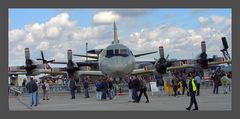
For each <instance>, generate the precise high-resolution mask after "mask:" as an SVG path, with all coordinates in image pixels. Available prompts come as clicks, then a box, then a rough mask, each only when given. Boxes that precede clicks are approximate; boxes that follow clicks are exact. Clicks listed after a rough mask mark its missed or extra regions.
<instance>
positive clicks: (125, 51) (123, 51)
mask: <svg viewBox="0 0 240 119" xmlns="http://www.w3.org/2000/svg"><path fill="white" fill-rule="evenodd" d="M120 54H128V53H127V49H120Z"/></svg>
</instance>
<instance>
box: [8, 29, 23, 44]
mask: <svg viewBox="0 0 240 119" xmlns="http://www.w3.org/2000/svg"><path fill="white" fill-rule="evenodd" d="M25 35H26V32H25V31H24V30H21V29H14V30H11V31H9V33H8V37H9V43H11V42H14V41H19V40H22V39H25Z"/></svg>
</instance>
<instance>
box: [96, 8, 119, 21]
mask: <svg viewBox="0 0 240 119" xmlns="http://www.w3.org/2000/svg"><path fill="white" fill-rule="evenodd" d="M120 18H121V17H120V15H118V14H115V13H113V12H112V11H103V12H99V13H97V14H95V15H94V16H93V22H94V23H95V24H112V23H113V21H116V22H117V21H119V20H120Z"/></svg>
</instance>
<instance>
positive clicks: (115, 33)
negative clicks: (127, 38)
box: [113, 21, 119, 44]
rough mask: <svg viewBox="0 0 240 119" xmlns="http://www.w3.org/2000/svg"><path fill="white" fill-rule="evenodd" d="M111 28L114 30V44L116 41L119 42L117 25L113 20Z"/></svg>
mask: <svg viewBox="0 0 240 119" xmlns="http://www.w3.org/2000/svg"><path fill="white" fill-rule="evenodd" d="M113 30H114V44H117V43H119V40H118V35H117V26H116V24H115V21H114V23H113Z"/></svg>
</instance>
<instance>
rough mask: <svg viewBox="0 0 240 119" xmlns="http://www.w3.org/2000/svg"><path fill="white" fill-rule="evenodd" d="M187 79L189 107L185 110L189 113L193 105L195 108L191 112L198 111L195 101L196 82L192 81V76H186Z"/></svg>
mask: <svg viewBox="0 0 240 119" xmlns="http://www.w3.org/2000/svg"><path fill="white" fill-rule="evenodd" d="M187 78H188V80H189V83H188V91H189V95H190V105H189V106H188V107H187V108H186V110H188V111H190V110H191V107H192V105H193V104H194V105H195V108H194V109H193V110H198V104H197V100H196V92H197V86H196V81H195V80H194V79H193V76H192V74H188V76H187Z"/></svg>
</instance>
